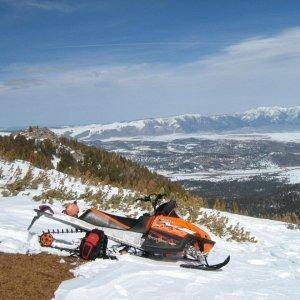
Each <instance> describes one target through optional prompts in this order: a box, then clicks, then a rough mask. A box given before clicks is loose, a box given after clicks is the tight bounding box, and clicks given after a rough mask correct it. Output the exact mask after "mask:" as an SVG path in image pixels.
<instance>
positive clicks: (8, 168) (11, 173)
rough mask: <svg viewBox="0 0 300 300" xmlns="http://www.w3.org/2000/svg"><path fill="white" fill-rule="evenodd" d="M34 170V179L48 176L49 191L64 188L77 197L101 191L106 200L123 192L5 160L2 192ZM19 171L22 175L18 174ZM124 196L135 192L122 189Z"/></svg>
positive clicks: (0, 182)
mask: <svg viewBox="0 0 300 300" xmlns="http://www.w3.org/2000/svg"><path fill="white" fill-rule="evenodd" d="M58 161H59V159H58V158H56V157H54V159H53V160H52V163H54V164H55V163H58ZM29 169H31V170H32V174H33V178H37V177H38V176H39V175H40V174H46V175H47V177H48V179H49V180H50V182H49V183H50V184H49V188H48V189H59V188H63V189H64V190H65V192H66V193H68V192H73V193H74V194H76V195H77V196H78V195H80V194H84V193H85V192H86V191H87V190H89V191H91V192H94V193H95V192H98V191H99V190H101V191H102V192H103V193H104V194H105V195H106V198H107V199H108V198H111V197H112V196H114V195H117V194H118V193H119V192H121V190H120V189H119V188H117V187H114V186H111V185H105V184H98V185H90V184H84V183H82V182H81V180H80V179H78V178H75V177H72V176H68V175H66V174H64V173H62V172H59V171H57V170H54V169H52V170H43V169H39V168H36V167H34V166H32V165H31V164H30V163H29V162H27V161H22V160H15V161H13V162H8V161H5V160H3V159H0V170H2V174H1V176H0V192H1V188H3V187H5V185H7V184H9V183H12V182H14V181H15V180H16V179H21V178H23V177H24V176H25V175H26V173H27V172H28V170H29ZM18 171H19V172H20V174H18ZM44 191H45V188H43V186H42V184H40V185H39V187H38V188H37V189H36V190H25V191H22V192H21V193H20V195H27V194H30V195H31V196H37V195H40V194H42V192H44ZM122 193H123V195H130V194H133V191H131V190H129V189H122Z"/></svg>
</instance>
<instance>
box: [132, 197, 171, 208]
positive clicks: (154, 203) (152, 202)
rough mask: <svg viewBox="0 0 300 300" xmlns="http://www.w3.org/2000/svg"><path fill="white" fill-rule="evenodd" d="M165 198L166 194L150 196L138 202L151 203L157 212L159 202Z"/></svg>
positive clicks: (141, 198)
mask: <svg viewBox="0 0 300 300" xmlns="http://www.w3.org/2000/svg"><path fill="white" fill-rule="evenodd" d="M165 196H166V194H149V195H147V196H144V197H140V198H137V199H136V200H139V201H143V202H151V204H152V206H153V209H154V211H155V210H156V206H157V203H158V201H159V200H161V199H162V198H163V197H165Z"/></svg>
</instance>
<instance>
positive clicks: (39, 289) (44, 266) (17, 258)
mask: <svg viewBox="0 0 300 300" xmlns="http://www.w3.org/2000/svg"><path fill="white" fill-rule="evenodd" d="M60 259H61V257H59V256H55V255H49V254H38V255H23V254H7V253H0V266H1V267H0V299H52V298H53V296H54V292H55V291H56V289H57V288H58V286H59V285H60V283H61V282H62V281H64V280H67V279H71V278H73V275H72V273H71V272H70V269H72V268H74V267H75V266H74V265H71V264H72V263H75V264H78V263H79V262H80V261H79V260H78V259H77V258H71V257H64V258H63V259H64V260H65V263H60V262H59V261H60Z"/></svg>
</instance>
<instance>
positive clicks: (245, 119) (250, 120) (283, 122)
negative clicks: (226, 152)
mask: <svg viewBox="0 0 300 300" xmlns="http://www.w3.org/2000/svg"><path fill="white" fill-rule="evenodd" d="M299 128H300V106H295V107H290V108H284V107H259V108H257V109H252V110H249V111H246V112H244V113H235V114H231V115H229V114H228V115H214V116H202V115H199V114H187V115H180V116H175V117H169V118H156V119H145V120H138V121H131V122H117V123H112V124H106V125H101V124H91V125H85V126H73V127H72V126H66V127H61V128H55V129H53V131H54V132H56V133H57V134H58V135H63V136H67V137H73V138H76V139H79V140H82V141H96V140H105V139H110V138H124V137H127V138H128V137H135V136H159V135H167V134H180V133H186V134H189V133H197V132H224V131H243V130H247V131H251V130H252V131H263V130H268V131H274V130H275V131H278V130H279V131H282V130H296V129H299Z"/></svg>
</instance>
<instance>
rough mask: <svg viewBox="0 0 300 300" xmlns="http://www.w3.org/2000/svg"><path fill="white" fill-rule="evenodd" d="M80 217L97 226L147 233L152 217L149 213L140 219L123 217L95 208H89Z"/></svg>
mask: <svg viewBox="0 0 300 300" xmlns="http://www.w3.org/2000/svg"><path fill="white" fill-rule="evenodd" d="M79 218H80V219H81V220H84V221H86V222H88V223H91V224H93V225H95V226H102V227H108V228H114V229H121V230H129V231H134V232H140V233H146V232H147V231H148V227H149V226H148V225H149V224H150V219H151V217H150V216H147V215H146V216H145V215H144V216H141V217H140V218H138V219H134V218H128V217H121V216H117V215H113V214H109V213H107V212H104V211H101V210H97V209H94V208H92V209H88V210H87V211H86V212H85V213H83V214H82V215H81V216H80V217H79Z"/></svg>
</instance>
